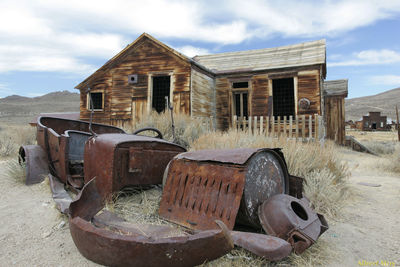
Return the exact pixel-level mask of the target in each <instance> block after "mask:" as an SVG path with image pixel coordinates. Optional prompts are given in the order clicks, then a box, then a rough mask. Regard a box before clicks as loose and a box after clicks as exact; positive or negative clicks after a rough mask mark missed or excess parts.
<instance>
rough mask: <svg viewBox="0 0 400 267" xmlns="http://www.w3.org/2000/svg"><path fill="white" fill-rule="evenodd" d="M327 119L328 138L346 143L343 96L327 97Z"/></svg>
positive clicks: (338, 142)
mask: <svg viewBox="0 0 400 267" xmlns="http://www.w3.org/2000/svg"><path fill="white" fill-rule="evenodd" d="M325 121H326V130H327V133H326V135H327V138H328V139H331V140H334V141H335V142H336V143H337V144H341V145H344V144H345V142H346V133H345V112H344V97H343V96H330V97H325Z"/></svg>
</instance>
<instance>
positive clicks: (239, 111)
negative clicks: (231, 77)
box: [233, 92, 248, 118]
mask: <svg viewBox="0 0 400 267" xmlns="http://www.w3.org/2000/svg"><path fill="white" fill-rule="evenodd" d="M233 96H234V101H235V102H234V108H235V111H234V114H235V115H236V116H237V117H238V118H242V117H244V118H247V117H248V110H247V92H237V93H236V92H235V93H234V94H233Z"/></svg>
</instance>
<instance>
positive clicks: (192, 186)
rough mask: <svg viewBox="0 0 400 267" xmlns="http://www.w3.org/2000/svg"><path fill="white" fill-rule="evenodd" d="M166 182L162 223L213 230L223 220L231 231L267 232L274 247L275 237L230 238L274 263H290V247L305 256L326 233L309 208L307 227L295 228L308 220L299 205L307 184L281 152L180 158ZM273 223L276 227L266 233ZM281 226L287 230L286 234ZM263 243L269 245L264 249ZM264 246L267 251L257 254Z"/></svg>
mask: <svg viewBox="0 0 400 267" xmlns="http://www.w3.org/2000/svg"><path fill="white" fill-rule="evenodd" d="M164 176H165V187H164V190H163V196H162V200H161V203H160V209H159V214H160V216H161V217H163V218H165V219H167V220H169V221H172V222H174V223H177V224H179V225H182V226H185V227H188V228H190V229H202V230H205V229H215V228H216V226H215V224H213V221H215V220H221V221H222V222H224V223H225V224H226V225H227V227H228V228H229V229H230V230H232V229H233V228H234V226H235V225H245V226H248V227H252V228H253V229H255V230H256V231H259V230H260V229H262V228H264V230H265V231H266V233H267V234H270V235H272V236H275V237H278V238H277V239H273V241H272V239H271V238H272V236H268V235H257V234H255V235H251V234H253V233H248V236H247V237H246V236H245V235H243V234H244V233H239V232H232V235H233V237H234V240H235V244H236V245H240V246H242V247H244V248H246V249H248V250H249V251H252V252H253V253H255V254H257V255H261V256H263V257H265V258H268V259H270V260H276V259H282V258H283V257H286V256H287V255H288V254H289V253H290V251H291V248H290V246H288V245H289V243H290V245H291V246H292V247H293V249H294V250H295V252H296V253H298V254H300V253H302V252H303V251H304V249H306V248H307V247H309V246H311V245H312V244H313V243H314V242H315V241H316V239H317V238H318V237H319V236H320V235H321V234H322V233H323V232H324V231H325V230H326V229H327V224H326V221H325V219H324V218H323V216H322V215H319V214H317V213H315V212H314V211H313V210H312V209H311V208H309V207H308V206H307V207H304V210H305V212H306V214H307V216H308V217H307V220H306V222H304V223H301V224H296V223H297V222H298V221H299V220H302V219H303V220H304V218H302V217H301V216H303V213H301V212H299V210H300V209H302V206H304V205H305V203H306V200H304V199H303V200H300V199H298V198H301V197H302V189H303V180H304V179H303V178H300V177H296V176H292V175H289V173H288V171H287V165H286V162H285V159H284V157H283V154H282V153H281V151H280V149H250V148H246V149H230V150H203V151H195V152H187V153H182V154H179V155H178V156H176V157H175V158H174V159H173V160H172V161H171V162H170V163H169V165H168V167H167V169H166V173H165V174H164ZM288 194H290V195H292V196H290V195H288ZM277 196H282V197H277ZM296 197H297V198H296ZM288 198H289V199H290V200H291V202H290V203H289V204H288V203H287V199H288ZM290 204H292V206H290ZM288 205H289V206H288ZM288 207H289V208H288ZM290 212H291V213H290ZM296 212H298V213H296ZM288 213H290V215H291V216H292V217H288V215H287V214H288ZM270 222H271V225H273V226H272V228H267V227H266V225H270V224H269V223H270ZM282 224H283V225H287V227H286V228H282ZM256 235H257V236H256ZM277 240H279V241H277ZM285 240H287V241H288V242H289V243H287V242H285ZM302 241H304V242H302ZM263 242H264V244H265V245H260V244H262V243H263ZM274 242H278V243H274ZM272 244H275V245H276V244H280V246H273V245H272ZM263 246H264V250H269V251H268V252H266V251H264V252H262V251H261V250H258V248H262V247H263ZM288 248H290V249H288Z"/></svg>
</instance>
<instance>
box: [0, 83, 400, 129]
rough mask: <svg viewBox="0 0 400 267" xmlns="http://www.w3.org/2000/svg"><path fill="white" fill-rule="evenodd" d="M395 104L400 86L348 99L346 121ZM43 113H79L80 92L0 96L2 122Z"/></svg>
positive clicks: (390, 112) (391, 109)
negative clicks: (35, 95)
mask: <svg viewBox="0 0 400 267" xmlns="http://www.w3.org/2000/svg"><path fill="white" fill-rule="evenodd" d="M396 104H397V105H398V106H399V109H400V88H396V89H392V90H389V91H386V92H383V93H380V94H377V95H372V96H364V97H358V98H351V99H346V100H345V106H346V120H353V121H355V120H359V119H360V118H361V117H362V116H363V115H367V114H368V112H369V111H381V112H382V115H386V116H388V118H391V119H393V120H395V119H396V113H395V106H396ZM43 112H46V113H52V112H79V93H71V92H69V91H59V92H53V93H49V94H46V95H43V96H38V97H32V98H31V97H24V96H19V95H11V96H7V97H5V98H1V99H0V122H11V123H13V122H16V123H27V122H29V121H31V120H32V119H33V118H34V117H36V116H37V115H39V114H40V113H43Z"/></svg>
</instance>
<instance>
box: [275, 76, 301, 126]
mask: <svg viewBox="0 0 400 267" xmlns="http://www.w3.org/2000/svg"><path fill="white" fill-rule="evenodd" d="M272 98H273V110H274V116H280V117H281V118H282V119H283V116H295V115H296V114H295V101H294V81H293V78H285V79H276V80H272Z"/></svg>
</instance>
